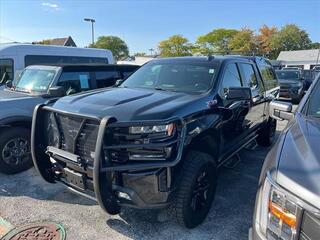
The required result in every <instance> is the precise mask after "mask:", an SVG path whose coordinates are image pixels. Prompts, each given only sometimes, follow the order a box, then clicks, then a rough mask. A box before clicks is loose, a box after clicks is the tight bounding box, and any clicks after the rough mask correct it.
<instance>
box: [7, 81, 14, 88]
mask: <svg viewBox="0 0 320 240" xmlns="http://www.w3.org/2000/svg"><path fill="white" fill-rule="evenodd" d="M12 86H13V84H12V80H8V81H6V87H7V88H12Z"/></svg>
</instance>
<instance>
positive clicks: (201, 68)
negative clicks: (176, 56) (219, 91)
mask: <svg viewBox="0 0 320 240" xmlns="http://www.w3.org/2000/svg"><path fill="white" fill-rule="evenodd" d="M216 73H217V67H216V66H215V65H214V64H213V63H210V64H209V63H208V64H206V63H186V62H181V63H179V62H178V63H177V62H151V63H148V64H146V65H144V66H143V67H141V68H140V69H138V70H137V71H136V72H135V73H133V74H132V75H131V76H130V77H129V78H128V79H127V80H126V81H125V82H124V83H123V84H122V85H121V86H120V87H132V88H148V89H156V90H165V91H174V92H186V93H199V94H200V93H204V92H207V91H208V90H209V89H210V88H211V87H212V83H213V80H214V77H215V75H216Z"/></svg>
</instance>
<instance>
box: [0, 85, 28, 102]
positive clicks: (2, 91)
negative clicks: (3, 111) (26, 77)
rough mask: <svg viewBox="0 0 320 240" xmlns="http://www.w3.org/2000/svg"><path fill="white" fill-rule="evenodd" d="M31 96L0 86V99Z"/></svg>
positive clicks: (10, 99)
mask: <svg viewBox="0 0 320 240" xmlns="http://www.w3.org/2000/svg"><path fill="white" fill-rule="evenodd" d="M30 97H31V96H30V95H29V94H27V93H22V92H16V91H11V90H9V89H6V88H5V87H0V101H1V102H3V101H12V100H17V99H26V98H30Z"/></svg>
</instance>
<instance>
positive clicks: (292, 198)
mask: <svg viewBox="0 0 320 240" xmlns="http://www.w3.org/2000/svg"><path fill="white" fill-rule="evenodd" d="M270 109H271V114H272V115H273V117H274V118H276V119H280V120H283V119H286V120H289V121H290V122H289V124H288V125H287V127H286V129H285V130H284V132H283V133H282V134H281V136H280V138H279V139H278V141H277V143H276V144H275V146H274V147H273V148H272V150H271V151H270V152H269V154H268V156H267V158H266V160H265V162H264V166H263V168H262V172H261V176H260V181H259V189H258V193H257V198H256V205H255V210H254V217H253V226H252V229H251V230H250V233H249V239H252V240H267V239H283V240H295V239H301V240H302V239H308V240H316V239H320V188H319V183H320V148H319V142H320V77H318V79H317V80H315V82H314V83H313V84H312V85H311V87H310V89H309V90H308V92H307V94H306V96H305V97H304V98H303V100H302V102H301V103H300V105H299V107H298V109H297V111H296V112H295V113H292V112H291V110H292V105H291V104H290V103H284V102H274V103H271V104H270Z"/></svg>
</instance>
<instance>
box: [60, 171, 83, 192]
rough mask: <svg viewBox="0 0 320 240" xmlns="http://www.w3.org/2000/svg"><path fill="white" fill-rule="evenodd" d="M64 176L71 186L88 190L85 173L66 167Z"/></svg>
mask: <svg viewBox="0 0 320 240" xmlns="http://www.w3.org/2000/svg"><path fill="white" fill-rule="evenodd" d="M64 178H65V181H66V183H67V184H69V185H70V186H71V187H74V188H76V189H78V190H82V191H84V190H86V176H85V175H84V174H81V173H78V172H75V171H73V170H71V169H68V168H65V169H64Z"/></svg>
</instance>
